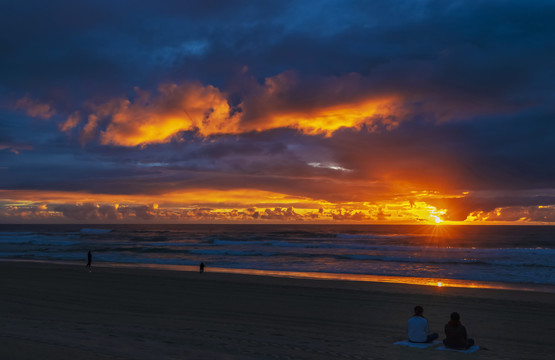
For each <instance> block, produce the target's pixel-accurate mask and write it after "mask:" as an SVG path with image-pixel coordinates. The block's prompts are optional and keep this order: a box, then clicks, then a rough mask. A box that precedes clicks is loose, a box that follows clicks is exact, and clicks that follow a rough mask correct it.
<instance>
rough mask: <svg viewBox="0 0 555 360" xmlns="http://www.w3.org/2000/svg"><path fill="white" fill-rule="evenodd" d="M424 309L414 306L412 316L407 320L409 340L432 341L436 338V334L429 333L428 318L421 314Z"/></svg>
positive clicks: (418, 341) (416, 341)
mask: <svg viewBox="0 0 555 360" xmlns="http://www.w3.org/2000/svg"><path fill="white" fill-rule="evenodd" d="M423 313H424V309H423V308H422V307H421V306H416V307H415V308H414V316H413V317H411V318H410V319H409V321H408V333H409V341H410V342H415V343H426V342H432V341H434V340H435V339H437V337H438V334H436V333H434V334H429V332H430V330H429V328H428V320H427V319H426V318H425V317H424V316H423V315H422V314H423Z"/></svg>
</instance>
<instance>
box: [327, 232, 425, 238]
mask: <svg viewBox="0 0 555 360" xmlns="http://www.w3.org/2000/svg"><path fill="white" fill-rule="evenodd" d="M331 236H333V237H335V238H336V239H352V240H380V239H410V238H413V237H420V236H426V235H421V234H403V235H401V234H384V235H377V234H341V233H339V234H331Z"/></svg>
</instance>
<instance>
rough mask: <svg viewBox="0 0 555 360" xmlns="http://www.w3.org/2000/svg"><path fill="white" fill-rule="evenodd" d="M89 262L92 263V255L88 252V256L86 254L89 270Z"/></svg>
mask: <svg viewBox="0 0 555 360" xmlns="http://www.w3.org/2000/svg"><path fill="white" fill-rule="evenodd" d="M91 262H92V253H91V251H90V250H89V252H88V254H87V267H88V268H89V269H90V268H91Z"/></svg>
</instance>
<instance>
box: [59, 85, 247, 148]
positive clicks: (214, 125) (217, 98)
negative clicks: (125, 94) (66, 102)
mask: <svg viewBox="0 0 555 360" xmlns="http://www.w3.org/2000/svg"><path fill="white" fill-rule="evenodd" d="M135 91H136V93H137V98H136V99H135V100H133V101H131V100H128V99H114V100H112V101H110V102H108V103H105V104H102V105H98V106H93V112H92V113H91V114H90V115H89V116H88V122H87V124H86V125H85V127H84V129H83V132H82V136H83V140H85V141H87V140H89V139H90V138H91V137H92V136H93V135H94V134H95V133H98V136H99V137H100V142H101V143H102V144H114V145H123V146H136V145H143V144H152V143H162V142H167V141H169V140H170V139H171V138H172V137H173V136H174V135H175V134H177V133H179V132H181V131H188V130H197V131H198V132H199V134H200V135H202V136H207V135H212V134H221V133H235V132H237V129H238V121H239V116H238V114H233V113H232V109H231V107H230V106H229V104H228V102H227V99H226V97H225V95H224V94H223V93H222V92H220V90H218V89H217V88H215V87H213V86H210V85H208V86H203V85H202V84H199V83H185V84H182V85H175V84H164V85H161V86H160V87H159V89H158V93H157V94H156V95H154V96H153V95H152V94H150V93H149V92H146V91H142V90H140V89H139V88H135ZM70 120H71V119H69V118H68V122H69V123H71V124H72V122H71V121H70ZM102 121H106V122H107V125H106V128H105V130H98V128H99V125H100V124H101V122H102ZM66 123H67V122H66Z"/></svg>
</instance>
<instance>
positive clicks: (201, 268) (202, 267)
mask: <svg viewBox="0 0 555 360" xmlns="http://www.w3.org/2000/svg"><path fill="white" fill-rule="evenodd" d="M204 267H205V265H204V263H203V262H201V263H200V265H199V272H200V273H201V274H202V273H203V272H204Z"/></svg>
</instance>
